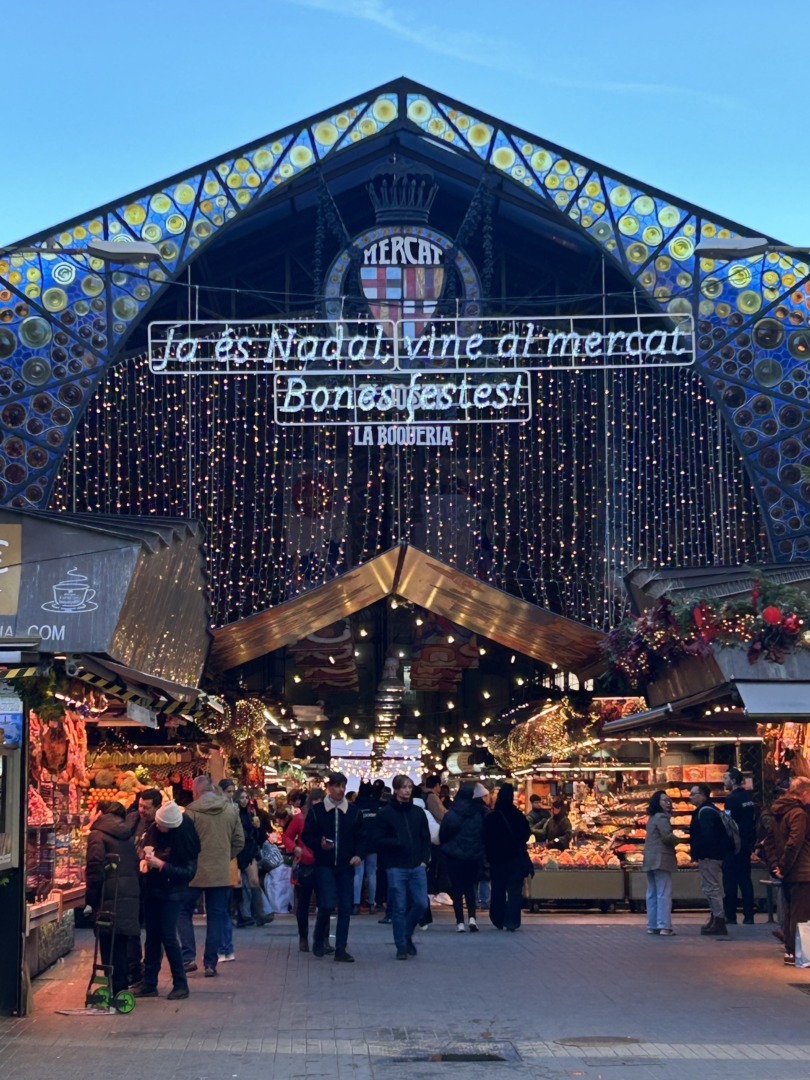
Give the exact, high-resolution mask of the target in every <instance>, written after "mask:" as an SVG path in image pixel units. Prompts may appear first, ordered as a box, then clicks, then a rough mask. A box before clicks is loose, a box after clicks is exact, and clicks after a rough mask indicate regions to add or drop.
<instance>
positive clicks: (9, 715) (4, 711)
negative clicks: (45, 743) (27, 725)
mask: <svg viewBox="0 0 810 1080" xmlns="http://www.w3.org/2000/svg"><path fill="white" fill-rule="evenodd" d="M22 726H23V703H22V698H20V697H19V696H18V695H17V694H15V693H14V691H13V690H12V689H11V687H10V686H9V685H8V683H2V682H0V746H19V745H20V740H21V739H22Z"/></svg>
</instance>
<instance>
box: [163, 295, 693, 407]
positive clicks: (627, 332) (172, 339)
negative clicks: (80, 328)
mask: <svg viewBox="0 0 810 1080" xmlns="http://www.w3.org/2000/svg"><path fill="white" fill-rule="evenodd" d="M408 325H411V326H412V324H407V323H403V322H400V321H398V320H392V319H387V320H380V321H374V320H370V319H353V320H345V321H338V322H333V321H330V320H295V319H276V320H273V321H272V322H262V323H257V324H249V325H248V324H235V323H225V322H198V323H183V324H178V323H168V322H162V323H152V324H151V325H150V327H149V355H150V368H151V370H152V372H154V373H155V374H158V375H238V374H253V375H255V374H266V375H270V376H272V377H273V378H274V379H275V419H276V422H277V423H279V424H302V423H303V424H307V423H314V424H347V425H355V424H358V423H364V424H370V423H371V424H373V423H383V424H391V423H420V422H421V423H425V422H431V421H432V422H434V423H435V422H441V421H450V420H452V422H453V423H523V422H525V421H526V420H528V419H529V418H530V417H531V401H532V393H531V372H533V371H557V370H560V371H581V370H593V369H594V368H602V369H621V368H642V367H643V368H649V367H673V366H678V367H682V366H686V365H689V364H692V363H694V338H693V330H694V328H693V321H692V318H691V316H679V317H678V321H675V322H673V321H672V319H671V318H670V317H668V316H665V315H661V314H658V315H632V316H614V317H611V319H610V321H609V323H608V321H607V320H606V319H605V317H603V316H582V317H579V318H576V319H574V318H569V317H548V318H544V319H543V321H542V322H540V321H539V320H538V321H532V320H528V319H524V320H514V319H513V320H503V319H480V318H476V319H472V318H459V319H436V320H435V321H433V322H431V323H430V324H429V325H425V326H424V327H421V328H420V332H419V333H418V334H417V333H415V332H413V333H411V334H408V333H406V332H405V328H406V326H408Z"/></svg>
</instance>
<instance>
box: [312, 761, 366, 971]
mask: <svg viewBox="0 0 810 1080" xmlns="http://www.w3.org/2000/svg"><path fill="white" fill-rule="evenodd" d="M347 783H348V780H347V778H346V777H345V776H344V775H343V773H339V772H333V773H330V774H329V777H328V778H327V781H326V797H325V798H324V800H323V802H321V803H316V804H315V805H314V806H312V807H311V808H310V810H309V813H308V814H307V819H306V821H305V822H304V829H303V832H302V833H301V839H302V841H303V842H304V844H305V845H306V846H307V847H308V848H309V849H310V851H311V852H312V854H313V855H314V857H315V891H316V894H317V897H318V914H317V916H316V919H315V933H314V935H313V942H312V955H313V956H318V957H321V956H324V955H325V951H326V948H327V946H328V944H329V917H330V915H331V914H332V912H333V911H334V910H335V908H337V913H338V917H337V928H336V930H335V960H336V961H337V962H338V963H343V964H351V963H353V962H354V957H353V956H351V955H350V954H349V953H348V952H347V951H346V944H347V942H348V940H349V920H350V919H351V914H352V907H353V904H354V868H355V866H359V865H360V862H361V861H362V856H363V851H362V832H363V824H362V817H361V815H360V811H359V810H358V809H357V807H356V806H355V805H353V804H352V803H350V802H349V801H348V799H347V798H346V784H347Z"/></svg>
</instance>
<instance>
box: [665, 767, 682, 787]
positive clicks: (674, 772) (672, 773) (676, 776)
mask: <svg viewBox="0 0 810 1080" xmlns="http://www.w3.org/2000/svg"><path fill="white" fill-rule="evenodd" d="M682 780H683V765H667V781H668V782H669V783H680V782H681V781H682Z"/></svg>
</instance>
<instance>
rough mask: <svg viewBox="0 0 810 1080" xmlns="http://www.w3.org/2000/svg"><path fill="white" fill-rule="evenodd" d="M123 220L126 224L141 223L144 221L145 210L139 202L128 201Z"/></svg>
mask: <svg viewBox="0 0 810 1080" xmlns="http://www.w3.org/2000/svg"><path fill="white" fill-rule="evenodd" d="M124 221H125V222H126V223H127V225H143V223H144V221H146V210H145V209H144V208H143V207H142V206H141V204H140V203H130V204H129V206H128V207H127V208H126V209H125V210H124Z"/></svg>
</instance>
